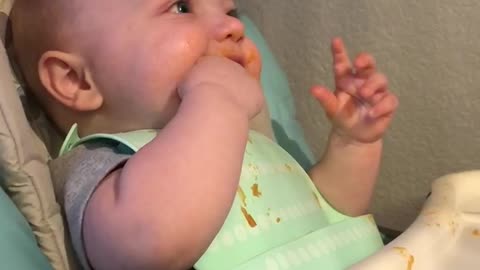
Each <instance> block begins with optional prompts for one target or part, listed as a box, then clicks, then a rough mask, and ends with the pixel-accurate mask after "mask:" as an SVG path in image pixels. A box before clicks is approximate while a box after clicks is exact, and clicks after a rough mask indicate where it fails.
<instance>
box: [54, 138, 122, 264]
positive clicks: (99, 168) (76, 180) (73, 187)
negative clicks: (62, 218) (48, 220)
mask: <svg viewBox="0 0 480 270" xmlns="http://www.w3.org/2000/svg"><path fill="white" fill-rule="evenodd" d="M129 157H130V156H129V155H125V154H122V153H120V152H119V151H118V149H117V145H115V144H107V143H102V142H98V143H91V144H86V145H81V146H78V147H77V148H75V149H73V150H72V151H70V152H69V153H67V154H65V155H63V156H61V157H59V158H57V159H55V160H52V161H51V162H50V170H51V173H52V179H53V182H54V185H55V194H56V197H57V200H58V201H59V202H60V204H61V205H62V207H63V209H64V211H65V215H66V218H67V223H68V229H69V231H70V236H71V239H72V244H73V248H74V250H75V252H76V255H77V257H78V259H79V260H80V262H81V264H82V267H83V269H86V270H89V269H91V266H90V264H89V263H88V259H87V256H86V252H85V247H84V243H83V237H82V225H83V217H84V213H85V208H86V206H87V203H88V201H89V199H90V198H91V197H92V194H93V192H94V191H95V189H96V188H97V186H98V185H99V184H100V182H101V181H102V180H103V179H104V178H105V177H106V176H107V175H108V174H109V173H111V172H112V171H114V170H115V169H117V168H118V167H121V166H122V165H123V164H124V163H125V162H126V161H127V159H128V158H129Z"/></svg>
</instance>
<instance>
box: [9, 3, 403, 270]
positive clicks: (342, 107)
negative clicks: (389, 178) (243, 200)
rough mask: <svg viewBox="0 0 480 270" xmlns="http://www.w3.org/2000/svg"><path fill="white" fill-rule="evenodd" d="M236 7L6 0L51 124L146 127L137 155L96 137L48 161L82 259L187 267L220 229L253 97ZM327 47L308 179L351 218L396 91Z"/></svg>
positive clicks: (368, 182) (24, 68)
mask: <svg viewBox="0 0 480 270" xmlns="http://www.w3.org/2000/svg"><path fill="white" fill-rule="evenodd" d="M236 15H237V14H236V9H235V5H234V3H233V0H189V1H173V0H144V1H132V0H70V1H67V0H16V3H15V6H14V8H13V11H12V15H11V18H12V32H13V46H14V52H15V57H16V59H17V62H18V64H19V66H20V68H21V72H22V75H23V77H24V78H25V80H26V81H27V83H28V85H29V88H30V91H31V93H32V94H33V95H34V96H35V97H36V98H37V99H38V101H39V102H40V104H41V105H42V106H43V109H44V110H45V111H46V112H47V114H48V116H49V117H50V119H51V120H52V121H53V122H54V123H55V125H56V126H57V127H58V128H59V129H60V130H61V131H62V132H63V133H64V134H67V133H68V131H69V129H70V128H71V127H72V125H74V124H77V126H78V134H79V135H80V137H84V136H87V135H91V134H97V133H108V134H113V133H121V132H129V131H135V130H144V129H155V130H159V131H158V134H157V135H156V137H155V138H154V139H153V140H152V141H151V142H149V143H148V144H146V145H145V146H144V147H142V148H141V149H140V150H139V151H138V152H136V153H130V154H128V153H124V152H119V151H118V148H117V147H116V145H114V144H111V143H108V142H103V141H97V142H93V143H86V144H83V145H80V146H78V147H76V148H74V149H73V150H71V151H70V152H69V153H67V154H65V155H63V156H61V157H59V158H58V159H56V160H54V161H53V162H52V164H51V169H52V174H53V177H54V180H55V181H56V182H57V183H60V185H61V186H62V192H63V194H60V196H59V200H60V201H61V204H62V205H63V206H64V208H65V212H66V215H67V220H68V225H69V230H70V233H71V237H72V241H73V244H74V247H75V251H76V253H77V256H78V257H79V259H80V261H81V262H82V264H83V267H84V268H85V269H97V270H100V269H187V268H189V267H192V266H193V265H194V264H195V262H197V261H198V259H199V258H200V257H201V256H202V254H204V252H205V251H206V250H207V248H208V247H209V245H210V244H211V242H212V241H213V239H214V238H215V236H216V235H217V234H218V232H219V230H220V229H221V228H222V226H223V224H224V222H225V219H226V217H227V215H228V213H229V211H230V209H231V207H232V202H233V201H234V198H235V196H236V192H237V187H238V186H239V179H240V175H241V170H242V161H243V159H244V154H245V149H246V145H247V142H248V135H249V123H250V121H251V120H252V119H253V118H254V117H255V116H256V115H257V114H258V113H259V112H260V111H261V110H262V109H263V107H264V100H263V95H262V89H261V87H260V84H259V76H260V71H261V60H260V56H259V53H258V51H257V49H256V47H255V45H254V44H253V42H252V41H251V40H250V39H248V38H247V37H246V36H245V35H244V26H243V25H242V23H241V22H240V21H239V19H238V18H237V16H236ZM332 53H333V58H334V71H335V72H334V73H335V82H336V88H335V91H334V92H330V91H329V90H328V89H326V88H324V87H313V88H312V90H311V91H312V94H313V96H314V97H315V98H316V99H317V100H318V101H319V103H320V104H321V105H322V107H323V109H324V110H325V112H326V114H327V115H328V117H329V119H330V120H331V123H332V131H331V133H330V136H329V142H328V147H327V148H326V149H327V150H326V152H325V154H324V156H323V158H322V159H321V161H320V162H319V163H318V164H316V165H315V166H314V167H313V168H312V169H311V171H310V172H309V176H310V178H311V180H312V181H313V183H314V184H315V187H316V188H317V189H318V190H319V192H320V193H321V194H322V196H323V197H324V198H325V199H326V200H327V201H328V202H329V203H330V204H331V205H332V206H333V207H334V208H335V209H336V210H338V211H340V212H342V213H344V214H346V215H349V216H359V215H363V214H365V213H366V211H367V209H368V207H369V203H370V199H371V197H372V192H373V189H374V186H375V182H376V178H377V174H378V170H379V164H380V159H381V152H382V137H383V135H384V133H385V131H386V129H387V128H388V126H389V124H390V122H391V120H392V117H393V114H394V112H395V110H396V108H397V105H398V101H397V98H396V97H395V96H394V95H393V94H392V93H390V92H389V90H388V84H387V79H386V77H385V76H384V75H382V74H380V73H378V72H377V69H376V66H375V62H374V59H373V58H372V57H371V56H370V55H368V54H362V55H360V56H358V57H357V58H356V59H355V61H354V62H353V63H352V62H350V60H349V57H348V56H347V53H346V50H345V48H344V45H343V43H342V41H341V40H339V39H334V40H333V42H332ZM212 165H214V166H212ZM208 193H212V194H211V195H209V196H206V195H205V194H208ZM199 198H201V206H199V202H198V200H199ZM192 225H194V226H195V230H193V229H192Z"/></svg>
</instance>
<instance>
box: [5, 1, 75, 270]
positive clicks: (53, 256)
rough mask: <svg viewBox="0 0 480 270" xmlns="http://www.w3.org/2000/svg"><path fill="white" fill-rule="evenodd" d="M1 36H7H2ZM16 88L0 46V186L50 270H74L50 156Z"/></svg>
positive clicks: (9, 4) (6, 5)
mask: <svg viewBox="0 0 480 270" xmlns="http://www.w3.org/2000/svg"><path fill="white" fill-rule="evenodd" d="M11 3H12V1H11V0H10V1H5V0H4V1H1V2H0V4H1V6H0V18H1V19H0V22H1V23H2V25H0V29H3V30H4V29H6V26H5V23H6V22H7V19H6V18H7V14H8V13H9V11H10V8H11ZM0 34H1V36H2V37H4V36H5V33H0ZM3 40H4V39H3ZM17 87H18V84H17V83H16V81H15V79H14V76H13V75H12V72H11V69H10V65H9V61H8V57H7V53H6V50H5V47H4V45H3V44H1V45H0V97H1V98H0V179H1V182H0V185H1V186H2V187H3V188H4V190H5V191H6V192H7V194H8V195H9V196H10V198H11V200H12V201H13V202H14V204H15V205H16V206H17V208H18V209H19V210H20V212H21V213H22V214H23V216H24V217H25V218H26V219H27V220H28V223H29V224H30V227H31V228H32V229H33V233H34V235H35V239H36V240H37V243H38V246H39V247H40V249H41V251H42V252H43V253H44V254H45V255H46V257H47V258H48V260H49V261H50V263H51V265H52V266H53V267H54V269H56V270H69V269H71V267H70V265H73V264H71V263H69V260H68V259H67V251H66V250H67V248H66V244H65V231H64V225H63V219H62V215H61V210H60V207H59V205H58V204H57V202H56V200H55V195H54V189H53V185H52V181H51V178H50V171H49V168H48V166H47V162H48V160H49V155H48V152H47V150H46V148H45V145H44V144H43V143H42V141H41V140H40V139H39V138H38V137H37V136H36V134H35V133H34V132H33V130H32V128H31V127H30V125H29V123H28V121H27V118H26V116H25V113H24V111H23V108H22V104H21V101H20V98H19V96H18V92H17ZM3 219H4V218H3V217H0V220H3ZM2 230H9V228H8V227H5V226H0V233H2V232H1V231H2ZM12 237H13V235H12ZM19 239H20V238H19ZM10 244H11V242H10V241H0V245H10ZM8 269H17V268H8Z"/></svg>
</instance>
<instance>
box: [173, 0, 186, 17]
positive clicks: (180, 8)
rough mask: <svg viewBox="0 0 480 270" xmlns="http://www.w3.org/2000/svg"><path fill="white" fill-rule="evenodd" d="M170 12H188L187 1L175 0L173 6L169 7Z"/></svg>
mask: <svg viewBox="0 0 480 270" xmlns="http://www.w3.org/2000/svg"><path fill="white" fill-rule="evenodd" d="M170 12H173V13H178V14H182V13H190V12H191V11H190V3H189V2H188V1H177V2H176V3H175V4H173V6H172V7H171V8H170Z"/></svg>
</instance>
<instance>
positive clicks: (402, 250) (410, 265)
mask: <svg viewBox="0 0 480 270" xmlns="http://www.w3.org/2000/svg"><path fill="white" fill-rule="evenodd" d="M393 249H394V250H395V251H396V252H398V253H399V254H400V255H402V256H403V257H404V258H406V259H407V270H412V269H413V264H414V263H415V257H413V255H411V254H410V253H409V252H408V250H407V249H406V248H403V247H394V248H393Z"/></svg>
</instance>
